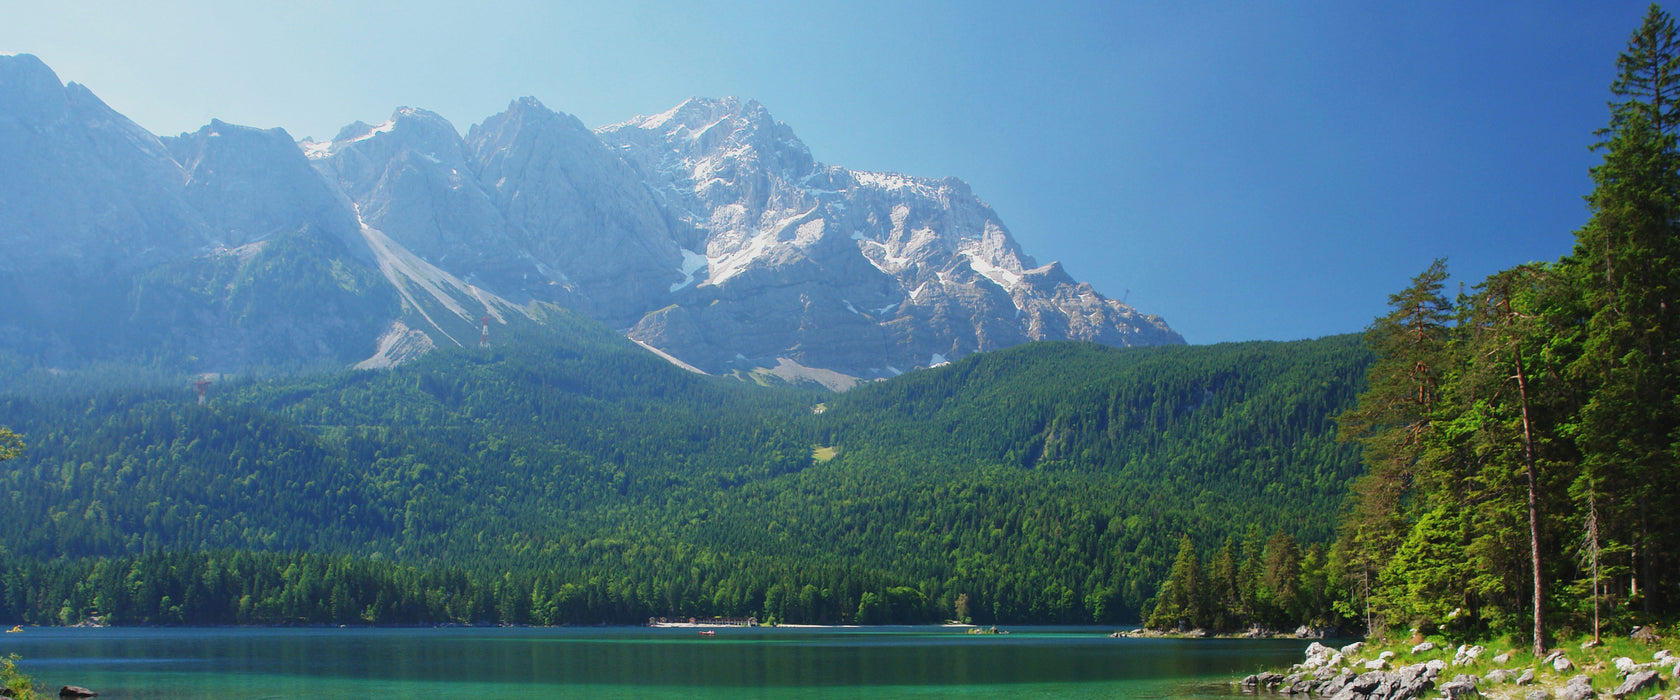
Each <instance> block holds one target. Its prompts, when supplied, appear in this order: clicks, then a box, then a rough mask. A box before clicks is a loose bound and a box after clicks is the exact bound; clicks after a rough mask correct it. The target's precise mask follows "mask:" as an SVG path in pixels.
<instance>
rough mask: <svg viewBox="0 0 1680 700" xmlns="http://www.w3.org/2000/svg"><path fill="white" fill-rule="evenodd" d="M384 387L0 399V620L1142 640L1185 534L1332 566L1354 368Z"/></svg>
mask: <svg viewBox="0 0 1680 700" xmlns="http://www.w3.org/2000/svg"><path fill="white" fill-rule="evenodd" d="M549 327H550V328H554V329H558V330H532V331H530V332H529V333H528V334H526V335H524V336H520V337H513V338H507V339H502V340H501V342H498V343H497V344H496V345H495V347H492V348H488V349H476V348H475V349H468V350H459V351H448V352H436V353H432V354H430V355H428V356H426V357H424V358H422V359H420V360H418V361H415V362H413V363H410V364H407V365H404V366H402V367H398V368H395V369H392V370H383V371H357V372H347V373H339V374H331V375H321V376H315V377H308V378H299V379H275V380H243V381H225V382H222V383H220V384H217V385H214V386H212V387H211V388H210V390H209V393H208V397H207V399H208V400H207V402H206V405H203V406H199V405H197V403H196V400H195V398H194V396H193V392H192V389H191V387H190V386H187V385H185V384H184V383H183V384H181V385H180V386H179V388H170V389H154V390H121V391H114V392H109V393H103V394H95V395H77V396H74V397H62V396H60V397H43V396H39V395H35V394H31V395H30V396H28V397H24V396H12V397H9V398H5V399H3V400H0V424H4V425H8V426H10V427H12V428H14V429H15V430H16V431H17V432H19V433H21V434H23V435H24V438H25V442H26V444H27V451H26V453H25V454H24V455H23V456H22V457H20V458H18V459H15V460H12V461H9V462H5V463H4V464H3V465H0V479H3V480H4V482H3V489H4V490H3V494H4V496H5V498H6V499H7V502H6V503H5V504H4V507H3V508H0V543H3V547H4V550H3V551H0V569H3V573H0V619H19V620H27V621H31V622H40V623H50V622H74V621H76V620H79V619H82V618H83V617H85V616H89V615H108V616H110V617H111V618H112V619H114V620H116V621H117V622H119V623H124V622H126V623H180V622H186V623H233V622H247V623H248V622H259V623H296V622H341V623H342V622H352V623H354V622H382V623H388V622H418V621H428V622H444V621H459V622H513V623H539V624H559V623H565V622H571V623H593V622H622V623H628V622H638V621H644V620H646V619H647V618H648V617H650V616H683V617H687V616H708V615H742V616H745V615H755V616H758V617H759V618H760V619H765V620H777V621H786V622H824V621H826V622H852V621H861V622H887V621H930V620H938V619H945V618H951V617H963V618H970V619H973V620H976V621H979V622H1026V621H1038V622H1092V621H1102V622H1120V621H1126V620H1135V619H1137V616H1138V614H1139V612H1140V610H1141V609H1142V608H1143V606H1144V603H1145V601H1146V600H1147V599H1148V598H1149V597H1150V596H1151V595H1152V594H1153V592H1154V590H1155V586H1156V584H1157V583H1158V582H1159V581H1160V579H1161V578H1162V577H1163V576H1164V575H1165V573H1166V567H1167V565H1168V563H1169V562H1170V560H1171V558H1172V555H1173V553H1174V552H1175V551H1176V549H1177V546H1178V541H1179V538H1180V537H1181V535H1184V534H1186V533H1188V534H1190V535H1191V536H1193V537H1194V538H1196V539H1197V541H1200V542H1204V543H1208V544H1212V543H1215V542H1219V541H1223V539H1224V538H1226V537H1229V536H1238V537H1245V536H1246V537H1250V538H1253V537H1258V536H1260V535H1262V534H1264V535H1270V534H1272V533H1273V532H1274V531H1277V530H1279V529H1281V530H1283V531H1287V532H1289V533H1293V534H1294V535H1295V536H1297V537H1300V538H1302V539H1303V540H1305V541H1309V542H1310V541H1324V540H1325V539H1326V538H1328V536H1329V532H1328V530H1327V528H1325V527H1324V523H1325V522H1328V521H1329V520H1330V518H1329V512H1330V511H1331V510H1333V509H1334V507H1335V506H1334V504H1335V503H1336V501H1337V500H1338V499H1339V498H1340V495H1341V494H1342V493H1343V492H1344V490H1345V485H1346V484H1347V482H1348V481H1349V480H1350V479H1351V478H1352V477H1353V476H1354V474H1355V471H1356V469H1357V454H1356V453H1355V452H1354V451H1353V449H1352V448H1351V447H1350V446H1348V445H1341V444H1337V443H1336V442H1335V434H1334V432H1335V431H1334V426H1333V425H1332V424H1331V423H1330V422H1329V421H1328V419H1327V416H1329V415H1332V414H1334V413H1336V412H1338V411H1340V410H1344V409H1345V408H1347V407H1349V406H1350V405H1351V401H1352V399H1353V397H1354V396H1355V394H1356V393H1357V392H1358V390H1359V385H1360V381H1361V377H1362V376H1363V373H1364V369H1365V365H1366V363H1367V361H1368V359H1367V358H1368V355H1367V353H1366V351H1365V350H1364V349H1363V347H1362V345H1361V343H1360V342H1359V341H1358V339H1356V338H1352V337H1339V338H1330V339H1325V340H1320V341H1305V342H1296V343H1247V344H1236V345H1221V346H1211V347H1188V348H1187V347H1178V348H1160V349H1113V348H1105V347H1100V346H1095V345H1087V344H1073V343H1046V344H1030V345H1027V346H1024V347H1021V348H1016V349H1012V350H1009V351H1004V352H998V353H988V354H981V355H976V356H974V357H971V358H967V359H965V360H963V361H961V362H958V363H956V364H953V365H950V366H947V367H941V368H936V369H931V370H924V371H919V372H915V373H911V374H909V375H906V376H904V377H901V378H898V379H896V380H892V381H888V382H882V383H878V384H874V385H870V386H866V387H862V388H859V389H857V390H854V391H853V392H850V393H847V394H841V395H835V394H827V393H816V392H811V391H806V390H800V389H792V388H777V387H760V386H754V385H747V384H741V383H737V382H734V381H729V380H719V379H714V378H709V377H703V376H699V375H694V374H690V373H687V372H684V371H681V370H679V369H676V368H674V367H672V366H670V365H669V364H667V363H665V362H663V361H661V360H659V359H657V358H655V357H653V356H651V355H649V354H647V353H645V352H643V351H641V350H640V349H638V348H636V347H635V346H633V345H631V344H629V343H628V342H627V341H624V340H623V339H622V338H619V337H617V336H616V335H615V334H613V333H612V332H611V331H610V330H608V329H606V328H604V327H601V326H599V325H598V324H595V323H594V322H592V321H587V320H585V319H582V318H580V317H567V318H562V319H557V320H556V321H555V322H554V323H551V324H549Z"/></svg>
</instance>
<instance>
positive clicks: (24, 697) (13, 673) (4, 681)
mask: <svg viewBox="0 0 1680 700" xmlns="http://www.w3.org/2000/svg"><path fill="white" fill-rule="evenodd" d="M18 661H19V659H18V655H17V654H12V655H11V656H6V657H0V688H3V689H5V690H7V691H9V692H7V693H4V695H6V696H7V697H10V698H13V699H14V700H34V698H35V684H34V682H33V681H31V680H30V679H29V676H26V675H23V672H22V671H19V670H18V667H17V662H18Z"/></svg>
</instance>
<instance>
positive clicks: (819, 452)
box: [811, 446, 840, 464]
mask: <svg viewBox="0 0 1680 700" xmlns="http://www.w3.org/2000/svg"><path fill="white" fill-rule="evenodd" d="M839 455H840V448H838V447H821V446H817V447H812V448H811V458H812V459H815V460H817V463H818V464H821V463H823V462H827V461H828V460H831V459H834V458H835V457H838V456H839Z"/></svg>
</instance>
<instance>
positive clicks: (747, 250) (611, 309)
mask: <svg viewBox="0 0 1680 700" xmlns="http://www.w3.org/2000/svg"><path fill="white" fill-rule="evenodd" d="M0 94H6V95H8V96H9V97H15V98H16V99H8V100H7V102H6V104H7V106H6V107H3V108H0V155H6V156H8V159H7V160H8V162H9V163H14V164H16V166H17V167H14V168H11V169H10V170H11V174H10V176H0V202H10V205H8V206H6V207H0V258H4V259H5V260H8V261H10V264H9V265H8V264H6V263H5V262H0V290H6V291H8V292H12V293H13V294H14V297H13V298H16V299H18V300H19V304H18V306H19V307H20V310H18V311H15V312H8V313H7V314H6V317H4V318H0V330H4V331H9V333H8V335H10V336H11V338H10V339H9V340H4V341H0V351H9V352H13V353H16V354H18V355H19V356H22V357H24V358H29V359H31V361H36V362H46V363H49V364H70V365H74V364H75V363H77V362H86V361H89V360H97V359H121V358H122V357H125V356H127V357H144V356H150V357H175V358H176V360H171V361H175V362H177V364H179V365H181V369H183V370H185V371H200V370H203V371H219V372H226V371H238V370H240V369H242V368H248V367H252V366H263V365H275V366H289V365H298V364H303V365H308V364H316V363H323V362H324V363H327V364H328V365H336V366H351V365H360V366H387V365H389V364H390V363H392V362H400V361H402V358H405V357H409V356H411V355H412V354H413V353H415V352H423V351H424V350H425V349H426V348H427V347H436V346H440V345H453V344H463V343H466V342H470V341H465V340H463V339H462V336H463V335H467V336H468V337H470V331H460V329H459V328H458V326H461V325H465V326H467V327H472V326H475V325H477V322H478V319H479V317H480V316H488V317H493V318H495V319H497V320H498V322H503V321H505V320H506V318H507V316H506V313H507V312H508V311H509V310H510V309H512V308H513V307H516V306H523V307H527V308H530V307H531V306H532V305H534V304H535V305H541V304H557V305H561V306H565V307H568V308H573V309H576V310H578V311H581V312H583V313H584V314H586V315H588V316H590V317H592V318H595V319H597V320H599V321H601V322H603V323H606V324H607V325H608V326H610V327H612V328H615V329H618V330H619V332H621V333H623V334H624V335H627V336H629V337H630V338H631V339H633V340H635V341H637V342H638V343H640V344H642V345H643V346H645V347H648V348H652V349H657V350H658V351H659V352H660V353H662V354H663V355H665V356H668V357H671V358H674V359H676V360H677V361H680V362H681V363H682V364H683V365H685V366H688V367H690V368H693V369H697V370H699V371H703V372H706V373H710V374H736V375H740V376H750V375H753V374H775V375H781V376H783V377H784V378H791V379H798V380H800V381H808V380H810V379H811V378H813V377H821V378H822V379H821V380H820V381H821V382H822V383H824V384H826V385H829V386H830V387H831V388H844V387H845V386H849V385H850V384H851V383H854V382H855V381H858V380H867V379H877V378H883V377H890V376H895V375H897V374H900V373H902V372H904V371H908V370H910V369H913V368H917V367H927V366H933V365H937V364H940V363H942V362H946V361H950V360H953V359H957V358H960V357H963V356H965V355H968V354H971V353H974V352H982V351H986V350H994V349H999V348H1004V347H1011V346H1014V345H1019V344H1021V343H1025V342H1030V341H1034V340H1044V339H1076V340H1094V341H1097V342H1101V343H1105V344H1110V345H1117V346H1127V345H1148V344H1161V343H1169V344H1176V343H1182V342H1183V339H1182V337H1180V336H1178V334H1177V333H1175V332H1173V331H1172V330H1171V329H1170V328H1169V327H1168V326H1167V325H1166V323H1165V322H1164V321H1162V320H1161V319H1160V318H1159V317H1155V316H1149V315H1146V314H1142V313H1139V312H1137V311H1136V310H1135V309H1132V308H1131V307H1129V306H1126V305H1125V304H1123V303H1121V302H1119V301H1115V300H1112V299H1108V298H1106V297H1103V296H1102V295H1101V294H1100V293H1098V292H1096V290H1094V289H1093V288H1091V287H1090V285H1088V284H1084V283H1081V282H1078V281H1077V280H1074V279H1073V278H1071V277H1070V276H1068V275H1067V274H1066V272H1065V271H1064V270H1062V269H1061V268H1060V266H1059V265H1058V264H1057V263H1050V264H1048V265H1039V264H1038V263H1037V262H1036V261H1035V260H1033V258H1032V257H1031V256H1029V255H1027V254H1026V252H1025V251H1023V250H1022V249H1021V248H1020V247H1019V245H1018V244H1017V243H1016V242H1015V241H1014V239H1013V238H1012V237H1011V236H1010V234H1009V232H1008V229H1007V228H1006V227H1005V226H1004V225H1003V223H1002V221H1001V219H999V218H998V217H997V215H996V213H995V212H993V211H992V210H991V208H990V207H989V206H988V205H986V204H985V203H984V202H983V201H981V200H980V199H979V198H978V197H976V196H975V195H974V194H973V192H972V191H971V190H970V188H969V187H968V185H967V184H966V183H964V182H963V181H961V180H960V179H957V178H942V179H928V178H916V177H910V176H905V175H900V174H894V173H873V172H866V171H857V170H849V169H846V168H843V167H839V166H832V165H826V164H823V163H821V162H820V161H817V160H816V159H814V158H813V156H812V154H811V153H810V150H809V148H807V147H806V146H805V145H804V143H803V142H802V141H800V140H799V139H798V137H797V136H796V135H795V134H794V132H793V130H792V129H791V128H790V127H788V126H787V125H786V124H783V123H781V122H778V121H775V119H774V118H773V117H772V116H771V115H770V113H769V111H768V110H767V109H765V108H764V106H763V105H762V104H760V103H758V102H756V101H752V100H747V101H742V100H739V99H736V98H722V99H707V98H691V99H689V100H685V101H684V102H683V103H681V104H679V105H677V106H675V107H673V108H671V109H669V110H667V111H665V112H663V113H660V114H656V115H652V116H640V117H636V118H634V119H631V120H627V121H624V122H620V123H618V124H612V125H607V126H604V127H601V128H599V129H593V130H591V129H589V128H588V127H586V126H585V125H583V123H582V122H580V121H579V120H578V119H577V118H576V117H573V116H571V115H567V114H564V113H561V112H556V111H553V110H550V109H549V108H548V107H546V106H544V105H543V104H542V103H541V102H540V101H538V100H536V99H535V98H530V97H526V98H519V99H515V100H512V101H510V102H509V104H508V107H507V109H505V110H504V111H502V112H500V113H498V114H495V115H492V116H490V117H488V118H486V119H485V120H484V121H482V122H480V123H478V124H474V125H472V126H471V127H470V128H469V129H468V130H467V132H466V134H465V135H462V134H461V133H460V132H459V131H458V130H457V129H456V128H455V127H454V125H453V124H451V123H449V122H448V120H446V119H444V118H443V117H441V116H439V115H437V114H435V113H433V112H429V111H426V110H424V109H415V108H409V107H400V108H397V109H396V110H395V111H394V112H393V114H392V116H391V118H390V119H388V120H386V121H384V122H381V123H380V124H375V125H369V124H366V123H364V122H353V123H352V124H350V125H347V126H346V127H345V128H344V129H342V130H340V132H339V133H338V134H337V135H336V136H335V137H334V138H333V140H331V141H326V142H319V141H312V140H307V139H306V140H303V141H294V140H292V139H291V137H290V136H289V135H287V134H286V132H285V131H284V130H282V129H256V128H252V127H246V126H239V125H233V124H228V123H225V122H222V121H220V120H212V121H211V123H210V124H208V125H206V126H204V127H202V128H201V129H199V130H197V131H195V132H190V133H183V134H180V135H177V136H170V137H163V138H159V137H156V136H154V135H152V134H151V133H150V132H147V131H146V130H144V129H142V128H141V127H139V126H138V125H136V124H134V123H133V122H132V121H130V120H128V119H127V118H126V117H123V116H122V115H121V114H120V113H118V112H116V111H115V110H113V109H111V108H110V107H109V106H107V105H105V104H104V103H103V102H101V101H99V99H98V98H97V97H96V96H94V95H93V94H92V93H91V92H89V91H87V90H86V89H85V88H82V87H81V86H79V85H76V84H75V83H70V84H68V85H66V84H64V83H62V82H61V81H60V80H59V78H58V76H57V75H56V73H53V72H52V70H51V69H50V68H48V67H47V66H46V65H45V64H44V63H41V62H40V61H39V59H36V58H35V57H33V56H28V55H27V54H20V55H16V56H7V57H0ZM296 235H305V236H317V237H325V238H330V239H333V240H335V241H336V243H335V244H333V245H332V246H328V247H326V248H321V247H318V246H310V245H304V246H292V247H290V248H288V250H290V251H291V252H292V253H293V254H298V255H304V254H318V255H328V256H329V257H328V258H327V259H323V260H321V261H317V262H310V263H307V264H305V263H304V262H302V261H299V262H298V264H300V265H304V267H308V268H310V269H316V270H318V271H320V275H321V276H320V277H319V279H317V280H316V281H317V282H318V284H315V285H314V286H313V287H309V288H305V287H299V286H297V285H292V287H291V288H292V289H293V291H294V292H296V294H298V295H302V296H297V297H293V298H287V299H279V300H275V301H274V302H272V303H270V304H269V306H271V307H273V308H276V309H281V310H283V309H285V308H287V307H292V308H297V309H304V308H308V309H313V310H314V311H315V312H320V310H321V309H329V308H330V309H336V310H340V311H342V310H344V309H350V308H360V309H363V310H364V311H370V310H372V309H380V310H379V311H377V312H375V316H376V317H368V318H361V319H348V318H337V317H334V318H330V319H328V321H329V325H333V326H334V327H336V328H340V329H341V330H342V331H343V332H349V333H352V334H353V335H354V338H350V339H346V340H343V341H339V340H335V341H332V342H326V343H323V342H314V343H291V344H287V343H280V344H274V343H266V344H265V342H259V341H258V340H256V338H258V337H279V336H283V335H286V334H298V333H300V332H301V333H304V334H306V335H307V334H308V331H305V330H304V329H307V328H308V326H309V319H307V318H304V317H302V316H298V317H295V318H290V319H286V320H284V321H281V322H279V323H280V325H278V326H274V327H270V328H266V329H258V328H254V327H252V326H250V325H249V323H246V322H248V321H249V319H250V317H249V316H248V315H247V316H237V315H229V314H227V313H224V312H216V313H206V312H189V311H187V310H184V309H183V310H175V311H168V310H163V311H155V310H148V309H141V308H137V307H136V304H138V303H141V301H142V300H143V299H145V300H150V302H151V303H166V302H167V303H176V301H177V300H179V299H181V298H184V297H182V296H181V295H169V294H165V295H158V294H149V295H148V294H143V293H142V288H143V286H144V285H143V284H142V283H143V281H147V280H149V284H151V285H152V286H153V287H155V286H156V285H157V284H158V283H160V282H161V281H162V280H161V279H160V277H159V275H160V274H161V273H160V272H159V271H160V270H163V269H172V270H175V273H174V274H176V276H177V279H176V280H175V281H176V282H182V283H185V282H184V280H187V279H189V278H190V279H197V280H199V281H200V283H202V282H203V281H205V280H208V279H212V278H216V277H217V275H219V274H221V273H213V272H209V270H210V269H212V268H218V266H224V265H225V264H226V263H227V261H229V260H237V261H246V260H249V259H250V258H251V257H252V256H255V255H261V254H262V251H263V249H264V247H265V246H266V245H267V242H268V241H270V240H274V239H277V238H282V237H286V236H296ZM229 256H231V258H230V257H229ZM333 256H337V257H333ZM421 263H424V264H423V265H422V264H421ZM345 266H350V267H345ZM351 267H353V268H356V269H355V270H354V271H351V270H350V268H351ZM188 268H195V269H201V271H199V272H188V271H187V270H188ZM300 269H301V268H300ZM335 271H336V272H335ZM369 275H372V277H368V276H369ZM393 275H394V276H393ZM363 277H367V278H368V279H373V280H375V282H374V284H373V285H372V286H363V285H361V284H360V283H359V282H358V283H352V282H351V281H350V280H352V279H353V278H354V279H361V278H363ZM379 278H384V280H385V281H384V282H378V281H377V280H378V279H379ZM334 280H336V281H334ZM404 280H406V281H404ZM375 288H377V289H375ZM408 288H425V291H426V293H425V294H413V293H407V292H405V291H404V290H405V289H408ZM230 292H231V288H229V289H228V290H224V291H221V292H218V291H216V290H211V289H209V288H204V287H201V288H199V289H197V290H196V291H195V292H194V294H195V295H197V296H198V297H201V298H204V299H206V300H207V301H208V302H211V303H214V304H220V305H222V306H223V307H226V306H227V305H228V304H230V303H233V302H232V301H231V298H230V297H228V296H227V293H230ZM246 293H247V294H258V295H260V294H261V293H262V290H258V289H248V290H246ZM366 293H372V294H377V295H382V296H381V298H383V299H385V300H386V301H380V302H376V303H373V304H371V305H369V304H363V303H360V302H351V301H349V300H348V298H347V297H346V295H355V294H366ZM440 294H441V296H440ZM218 295H220V296H219V297H218ZM189 296H191V295H189ZM445 297H447V298H445ZM334 299H336V300H337V301H333V300H334ZM392 300H394V303H395V306H394V307H393V306H392V305H391V302H392ZM428 305H435V308H426V307H428ZM468 307H471V308H468ZM370 312H371V311H370ZM438 314H443V315H444V316H448V317H451V318H457V319H459V322H457V321H453V320H452V321H450V322H449V323H447V324H446V323H442V322H440V321H438V320H437V319H438V317H439V316H438ZM515 315H516V316H522V317H524V318H525V319H527V320H530V321H532V322H540V321H538V320H537V319H538V318H539V317H540V316H541V315H542V314H541V313H534V312H533V313H523V314H515ZM162 319H174V320H176V321H188V320H191V321H193V322H196V323H198V324H199V325H200V326H203V327H202V328H198V329H197V330H190V331H187V332H184V333H183V334H182V335H186V336H194V337H200V338H201V339H213V340H214V342H211V343H210V344H211V345H214V346H217V347H222V348H224V349H226V351H225V352H220V353H219V354H217V353H211V354H209V355H203V354H202V353H194V352H192V351H190V350H188V349H184V348H181V347H178V344H177V346H170V347H164V348H160V347H158V346H157V345H156V344H155V343H152V344H150V345H147V344H144V343H127V342H125V338H127V337H128V336H129V335H135V336H136V337H148V338H157V337H160V336H167V335H169V333H168V330H169V329H167V328H161V327H159V328H153V327H149V326H147V325H146V324H147V323H157V322H161V320H162ZM240 319H245V320H244V321H241V320H240ZM241 323H246V325H240V324H241ZM452 324H453V325H454V326H457V328H453V329H446V328H445V326H446V325H452ZM416 332H418V333H421V334H423V335H425V336H426V339H425V341H423V342H422V341H421V340H420V339H418V338H416V337H414V336H413V333H416ZM218 334H221V335H223V336H226V337H227V338H226V339H214V337H215V336H217V335H218ZM405 337H406V338H408V339H409V340H408V341H403V340H402V338H405ZM398 347H401V348H406V350H405V351H403V352H398V353H397V354H395V355H392V354H389V353H388V352H387V351H388V350H391V349H393V348H398ZM264 348H269V349H270V350H272V352H269V351H266V350H264ZM352 348H354V349H352ZM200 355H203V356H200ZM188 356H191V357H196V358H197V360H196V361H193V362H185V363H182V362H180V360H182V359H184V358H186V357H188Z"/></svg>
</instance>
